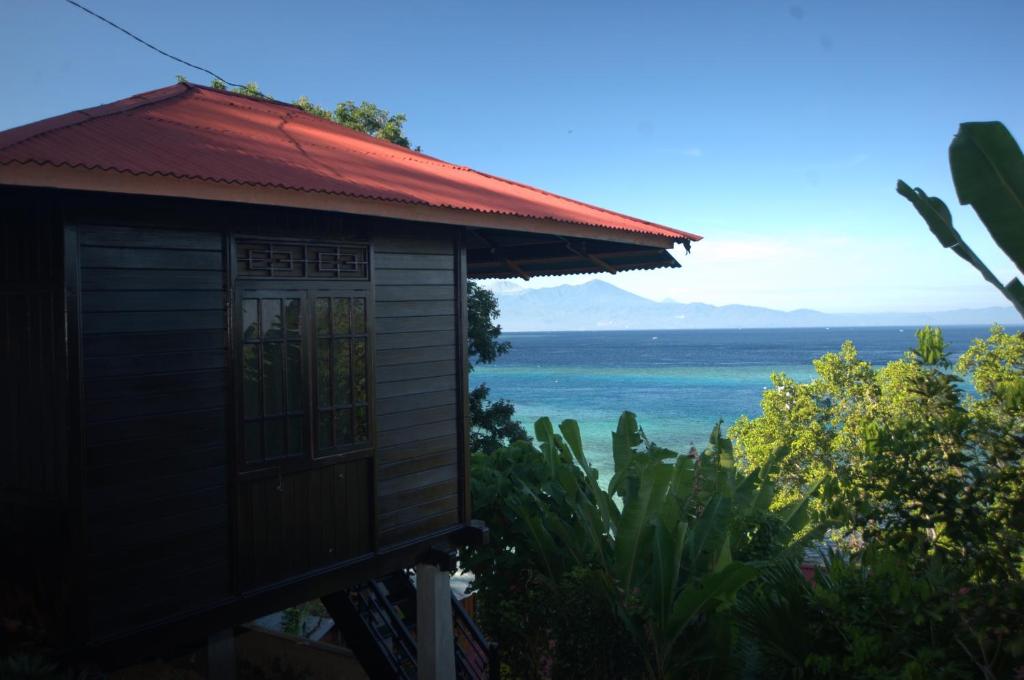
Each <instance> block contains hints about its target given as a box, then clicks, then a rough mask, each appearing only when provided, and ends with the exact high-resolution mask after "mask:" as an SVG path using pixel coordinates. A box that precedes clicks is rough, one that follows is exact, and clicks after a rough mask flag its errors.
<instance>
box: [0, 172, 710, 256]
mask: <svg viewBox="0 0 1024 680" xmlns="http://www.w3.org/2000/svg"><path fill="white" fill-rule="evenodd" d="M0 184H7V185H12V186H30V187H38V188H51V189H70V190H78V191H94V192H109V193H123V194H135V195H146V196H162V197H169V198H191V199H199V200H215V201H227V202H233V203H248V204H254V205H268V206H279V207H289V208H306V209H311V210H324V211H329V212H343V213H350V214H356V215H366V216H372V217H386V218H394V219H405V220H410V221H415V222H429V223H434V224H448V225H454V226H464V227H473V228H487V229H504V230H509V231H519V232H527V233H540V234H554V235H560V236H574V237H581V238H590V239H595V240H600V241H611V242H617V243H633V244H637V245H645V246H651V247H656V248H665V249H671V248H672V247H673V246H674V245H675V244H676V243H681V242H683V241H686V240H691V241H696V240H700V238H701V237H700V236H697V235H695V234H694V235H688V236H691V237H692V238H686V236H684V235H682V234H681V235H680V236H679V237H678V238H670V237H667V236H659V235H654V234H644V233H641V232H637V231H632V230H629V229H617V228H609V227H605V226H594V225H587V224H580V223H574V222H565V221H559V220H556V219H551V218H533V217H524V216H519V215H509V214H504V213H489V212H481V211H476V210H468V209H460V208H449V207H440V206H432V205H428V204H420V203H411V202H410V203H406V202H399V201H387V200H382V199H370V198H359V197H354V196H348V195H344V194H334V193H327V192H316V191H302V190H299V189H286V188H282V187H266V186H253V185H247V184H241V183H234V182H211V181H209V180H202V179H189V178H179V177H174V176H159V175H137V174H133V173H129V172H121V171H117V170H105V169H98V168H81V167H69V166H44V165H36V164H18V165H13V164H5V165H0Z"/></svg>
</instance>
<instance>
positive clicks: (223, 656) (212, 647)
mask: <svg viewBox="0 0 1024 680" xmlns="http://www.w3.org/2000/svg"><path fill="white" fill-rule="evenodd" d="M235 666H236V662H235V631H234V629H233V628H225V629H224V630H218V631H217V632H215V633H210V635H209V637H207V638H206V675H207V677H209V678H211V679H212V678H217V680H235Z"/></svg>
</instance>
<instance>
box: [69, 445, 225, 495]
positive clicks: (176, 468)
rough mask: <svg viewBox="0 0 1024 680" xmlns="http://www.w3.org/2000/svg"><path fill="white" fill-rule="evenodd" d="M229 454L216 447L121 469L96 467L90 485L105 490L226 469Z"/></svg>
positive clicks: (175, 454)
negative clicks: (162, 478) (186, 474)
mask: <svg viewBox="0 0 1024 680" xmlns="http://www.w3.org/2000/svg"><path fill="white" fill-rule="evenodd" d="M226 454H227V452H226V451H225V450H224V448H223V447H219V446H215V447H208V448H199V449H194V450H191V451H185V452H181V451H177V450H176V451H173V452H172V453H171V454H170V455H164V456H156V457H152V458H144V459H142V460H134V461H131V462H125V463H120V464H118V465H103V466H100V465H94V466H92V467H90V468H89V485H90V486H93V487H102V486H116V485H119V484H131V483H132V482H133V481H142V480H147V479H153V478H160V477H166V476H168V475H172V474H175V473H185V472H191V471H193V470H202V469H205V468H210V467H215V466H218V465H225V464H226V463H227V455H226ZM218 493H222V492H218Z"/></svg>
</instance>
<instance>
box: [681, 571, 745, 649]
mask: <svg viewBox="0 0 1024 680" xmlns="http://www.w3.org/2000/svg"><path fill="white" fill-rule="evenodd" d="M757 573H758V572H757V569H755V568H754V567H751V566H750V565H748V564H743V563H742V562H733V563H731V564H729V565H727V566H726V567H725V568H723V569H722V570H721V571H719V572H716V573H714V574H711V575H710V576H708V577H706V578H704V579H703V580H702V581H701V582H700V583H691V584H690V585H688V586H687V587H686V588H685V589H684V590H683V592H682V593H680V595H679V597H678V598H676V601H675V603H674V604H673V606H672V619H671V623H670V627H671V629H672V633H671V637H672V638H674V637H677V636H678V635H679V634H680V633H681V632H682V630H683V628H684V627H685V626H686V625H687V624H688V623H689V622H690V621H691V620H692V619H693V617H695V616H696V615H697V614H698V613H700V611H701V610H702V609H703V608H704V607H705V606H706V605H708V604H709V603H711V602H715V601H721V600H725V599H727V598H730V597H732V596H733V595H734V594H735V593H736V591H737V590H739V589H740V588H742V587H743V586H744V585H746V584H747V583H748V582H750V581H752V580H754V579H755V578H757ZM672 641H674V640H672Z"/></svg>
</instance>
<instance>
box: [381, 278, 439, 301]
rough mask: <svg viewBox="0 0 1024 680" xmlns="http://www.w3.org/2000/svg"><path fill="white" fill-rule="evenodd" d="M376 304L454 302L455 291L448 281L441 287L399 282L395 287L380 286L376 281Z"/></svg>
mask: <svg viewBox="0 0 1024 680" xmlns="http://www.w3.org/2000/svg"><path fill="white" fill-rule="evenodd" d="M374 293H375V295H376V299H377V302H378V303H380V302H401V301H407V300H453V301H454V300H455V289H454V288H453V287H452V284H451V282H450V281H445V282H444V284H442V285H429V286H426V285H413V284H412V283H408V284H406V283H404V282H399V283H397V284H395V285H381V282H380V281H377V286H376V287H375V289H374Z"/></svg>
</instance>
